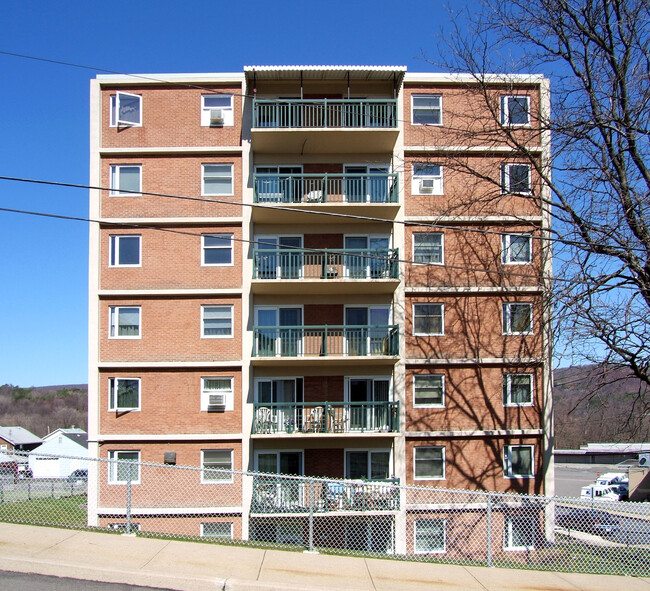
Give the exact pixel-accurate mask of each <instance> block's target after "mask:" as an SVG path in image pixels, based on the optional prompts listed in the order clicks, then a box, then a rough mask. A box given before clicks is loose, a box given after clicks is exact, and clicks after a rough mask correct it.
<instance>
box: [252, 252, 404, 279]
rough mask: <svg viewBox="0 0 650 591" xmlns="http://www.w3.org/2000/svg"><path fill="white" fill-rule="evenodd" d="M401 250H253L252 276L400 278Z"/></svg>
mask: <svg viewBox="0 0 650 591" xmlns="http://www.w3.org/2000/svg"><path fill="white" fill-rule="evenodd" d="M398 260H399V252H398V250H397V249H394V248H388V249H384V250H357V249H348V250H333V249H326V248H324V249H322V250H318V251H314V250H303V249H299V248H292V249H286V248H277V249H276V248H274V249H270V248H256V249H254V250H253V279H397V278H398V277H399V263H398Z"/></svg>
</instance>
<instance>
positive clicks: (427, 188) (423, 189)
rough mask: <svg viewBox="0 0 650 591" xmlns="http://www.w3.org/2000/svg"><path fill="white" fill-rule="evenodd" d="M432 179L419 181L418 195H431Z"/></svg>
mask: <svg viewBox="0 0 650 591" xmlns="http://www.w3.org/2000/svg"><path fill="white" fill-rule="evenodd" d="M433 185H434V180H433V179H422V180H421V181H420V193H433Z"/></svg>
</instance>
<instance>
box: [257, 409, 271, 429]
mask: <svg viewBox="0 0 650 591" xmlns="http://www.w3.org/2000/svg"><path fill="white" fill-rule="evenodd" d="M272 431H273V413H272V412H271V409H270V408H268V407H266V406H261V407H260V408H258V409H257V411H255V433H271V432H272Z"/></svg>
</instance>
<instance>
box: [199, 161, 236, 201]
mask: <svg viewBox="0 0 650 591" xmlns="http://www.w3.org/2000/svg"><path fill="white" fill-rule="evenodd" d="M202 169H203V187H202V189H201V195H232V194H233V191H232V164H203V165H202Z"/></svg>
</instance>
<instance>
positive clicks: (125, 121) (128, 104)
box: [110, 92, 142, 127]
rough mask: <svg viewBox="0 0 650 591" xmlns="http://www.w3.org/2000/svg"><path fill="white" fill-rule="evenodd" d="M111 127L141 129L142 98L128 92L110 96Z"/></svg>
mask: <svg viewBox="0 0 650 591" xmlns="http://www.w3.org/2000/svg"><path fill="white" fill-rule="evenodd" d="M110 111H111V117H110V126H111V127H141V126H142V97H141V96H140V95H139V94H131V93H129V92H116V93H115V94H114V95H112V96H111V107H110Z"/></svg>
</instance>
